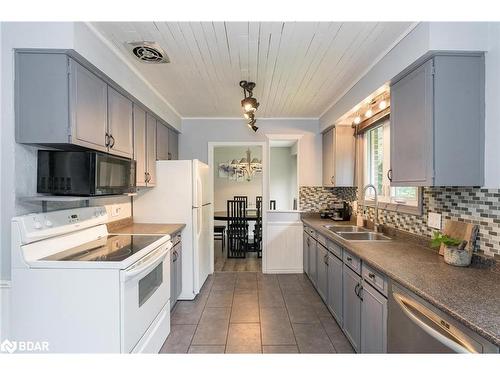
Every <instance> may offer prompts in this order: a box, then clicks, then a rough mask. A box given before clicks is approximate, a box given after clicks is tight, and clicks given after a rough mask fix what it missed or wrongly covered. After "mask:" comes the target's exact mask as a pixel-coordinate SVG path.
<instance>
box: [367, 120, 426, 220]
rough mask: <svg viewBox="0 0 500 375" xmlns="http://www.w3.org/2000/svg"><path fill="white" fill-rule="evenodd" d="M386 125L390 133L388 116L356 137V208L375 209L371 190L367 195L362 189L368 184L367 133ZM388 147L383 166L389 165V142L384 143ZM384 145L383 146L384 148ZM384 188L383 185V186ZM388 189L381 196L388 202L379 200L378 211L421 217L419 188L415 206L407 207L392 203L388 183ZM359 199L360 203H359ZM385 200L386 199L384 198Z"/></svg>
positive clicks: (403, 204)
mask: <svg viewBox="0 0 500 375" xmlns="http://www.w3.org/2000/svg"><path fill="white" fill-rule="evenodd" d="M386 123H388V124H387V126H388V127H389V131H390V116H385V117H383V118H381V119H379V120H378V121H375V122H374V123H373V124H371V125H370V127H369V128H366V129H365V131H363V133H361V134H360V135H359V136H358V140H357V142H358V161H359V169H358V170H359V173H358V181H359V182H360V184H358V191H359V194H358V206H359V205H361V206H367V207H375V196H374V195H373V194H370V191H371V192H373V190H372V189H369V190H367V193H368V194H366V195H365V194H364V192H363V188H364V187H365V186H366V184H367V183H368V181H367V176H368V173H369V172H368V169H367V168H368V165H369V162H368V155H367V151H366V149H367V144H368V138H367V136H368V132H369V131H370V130H373V129H374V128H377V127H380V126H384V125H385V124H386ZM384 143H386V144H387V145H388V146H389V155H384V165H388V166H389V165H390V152H391V150H390V142H384ZM386 144H384V146H386ZM387 169H388V168H387V167H385V168H384V171H383V173H382V176H383V177H382V178H383V179H384V180H385V179H386V175H387ZM383 186H384V185H383ZM386 186H387V187H388V189H389V195H388V196H387V195H383V196H382V197H389V199H390V202H389V201H387V200H385V201H381V200H380V199H379V201H378V207H379V209H382V210H387V211H394V212H401V213H405V214H410V215H422V212H423V190H422V188H421V187H416V188H417V199H416V200H417V205H416V206H415V205H408V204H405V203H397V202H394V201H393V199H394V198H392V196H391V194H392V189H393V188H395V187H393V186H390V183H389V184H388V185H386ZM360 199H361V201H360ZM385 199H387V198H385Z"/></svg>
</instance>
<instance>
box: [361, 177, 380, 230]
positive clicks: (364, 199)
mask: <svg viewBox="0 0 500 375" xmlns="http://www.w3.org/2000/svg"><path fill="white" fill-rule="evenodd" d="M369 188H372V189H373V192H374V194H375V219H374V220H373V227H374V230H375V232H378V231H379V225H378V193H377V188H376V187H375V185H372V184H368V185H366V186H365V187H364V188H363V210H364V209H365V208H366V204H365V202H366V198H365V196H366V195H365V193H366V191H367V190H368V189H369Z"/></svg>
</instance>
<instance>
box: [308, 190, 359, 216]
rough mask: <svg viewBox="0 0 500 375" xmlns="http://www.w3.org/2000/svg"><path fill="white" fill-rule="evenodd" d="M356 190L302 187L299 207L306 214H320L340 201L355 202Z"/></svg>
mask: <svg viewBox="0 0 500 375" xmlns="http://www.w3.org/2000/svg"><path fill="white" fill-rule="evenodd" d="M356 195H357V189H356V188H350V187H338V188H328V187H323V186H301V187H300V189H299V207H300V210H301V211H304V212H319V211H320V210H322V209H324V208H326V207H328V206H329V205H330V204H331V203H333V202H334V201H338V200H346V201H349V202H352V201H355V200H356Z"/></svg>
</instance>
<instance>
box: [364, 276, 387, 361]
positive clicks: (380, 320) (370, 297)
mask: <svg viewBox="0 0 500 375" xmlns="http://www.w3.org/2000/svg"><path fill="white" fill-rule="evenodd" d="M360 295H361V298H362V302H361V352H362V353H386V352H387V298H385V297H384V296H383V295H382V294H380V293H379V292H378V291H377V290H376V289H375V288H373V287H372V286H371V285H370V284H368V283H366V282H365V283H364V284H363V287H362V290H361V291H360Z"/></svg>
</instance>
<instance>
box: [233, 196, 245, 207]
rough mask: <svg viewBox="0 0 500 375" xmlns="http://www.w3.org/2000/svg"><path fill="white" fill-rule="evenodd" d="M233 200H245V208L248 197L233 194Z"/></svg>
mask: <svg viewBox="0 0 500 375" xmlns="http://www.w3.org/2000/svg"><path fill="white" fill-rule="evenodd" d="M233 199H234V200H235V201H244V202H245V208H246V207H248V197H247V196H246V195H235V196H234V197H233Z"/></svg>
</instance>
